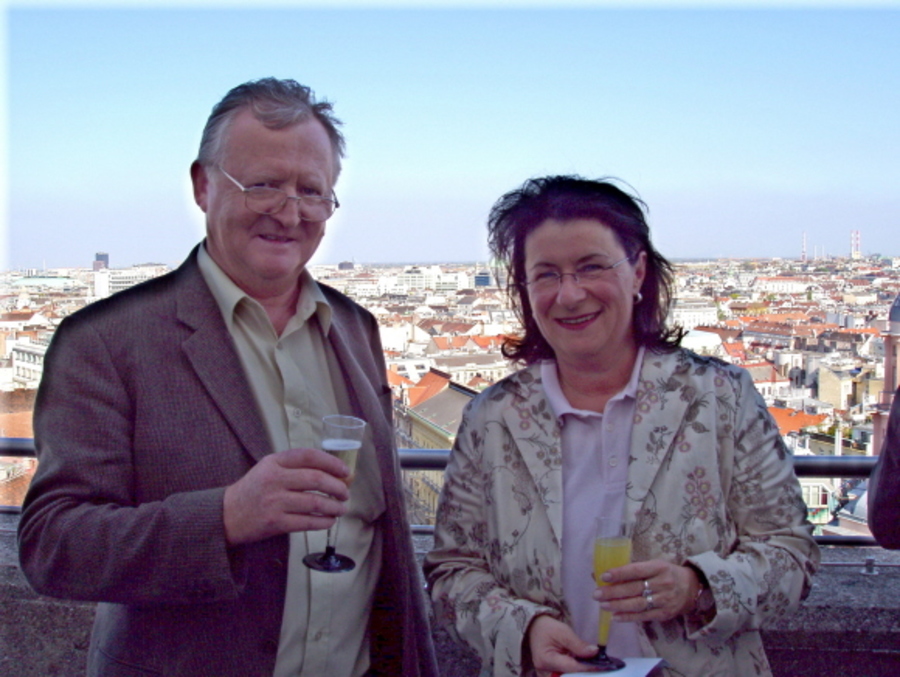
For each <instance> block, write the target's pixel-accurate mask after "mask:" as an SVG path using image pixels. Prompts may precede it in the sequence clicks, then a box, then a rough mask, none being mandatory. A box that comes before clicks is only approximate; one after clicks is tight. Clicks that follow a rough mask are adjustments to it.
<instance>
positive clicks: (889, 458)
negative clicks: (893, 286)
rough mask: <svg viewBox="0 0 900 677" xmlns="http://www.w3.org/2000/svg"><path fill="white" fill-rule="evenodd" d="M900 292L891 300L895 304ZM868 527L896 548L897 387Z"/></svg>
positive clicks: (899, 498)
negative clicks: (894, 299) (895, 298)
mask: <svg viewBox="0 0 900 677" xmlns="http://www.w3.org/2000/svg"><path fill="white" fill-rule="evenodd" d="M898 301H900V296H898V297H897V300H896V301H894V306H895V307H896V306H897V304H898ZM867 494H868V501H869V505H868V508H869V511H868V514H869V529H871V530H872V535H873V536H874V537H875V538H876V540H877V541H878V544H879V545H881V547H883V548H888V549H890V550H900V388H898V389H897V392H895V393H894V402H893V404H892V405H891V413H890V414H889V415H888V426H887V434H886V435H885V437H884V444H882V446H881V453H880V454H879V456H878V462H877V463H876V464H875V469H874V470H873V471H872V475H871V476H870V477H869V489H868V492H867Z"/></svg>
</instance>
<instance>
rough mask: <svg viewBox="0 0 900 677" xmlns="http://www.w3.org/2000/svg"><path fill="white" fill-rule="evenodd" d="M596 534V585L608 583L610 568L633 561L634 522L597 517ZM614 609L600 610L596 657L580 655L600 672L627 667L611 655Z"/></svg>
mask: <svg viewBox="0 0 900 677" xmlns="http://www.w3.org/2000/svg"><path fill="white" fill-rule="evenodd" d="M595 524H596V529H595V536H594V580H595V581H596V583H597V585H606V583H604V582H603V579H602V578H601V576H603V574H605V573H606V572H607V571H609V570H610V569H615V568H616V567H621V566H625V565H626V564H628V563H629V562H630V561H631V524H630V523H627V522H626V521H625V520H624V519H621V518H609V517H598V518H597V520H596V522H595ZM611 623H612V612H610V611H605V610H603V609H601V610H600V629H599V632H598V633H597V644H598V645H599V646H600V651H599V652H598V653H597V655H596V656H594V657H593V658H588V659H586V660H585V659H583V658H579V659H578V660H580V661H581V662H582V663H587V664H588V665H591V666H592V667H593V668H594V669H595V670H596V671H597V672H613V671H614V670H621V669H622V668H624V667H625V663H624V661H622V660H620V659H618V658H614V657H613V656H608V655H607V653H606V645H607V644H608V643H609V629H610V624H611Z"/></svg>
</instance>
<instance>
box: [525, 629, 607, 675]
mask: <svg viewBox="0 0 900 677" xmlns="http://www.w3.org/2000/svg"><path fill="white" fill-rule="evenodd" d="M528 646H529V648H530V650H531V662H532V664H533V665H534V668H535V670H537V673H538V675H539V676H540V677H549V676H550V675H551V674H552V673H554V672H588V671H590V670H592V668H591V667H590V666H589V665H585V664H584V663H579V662H578V658H593V657H594V656H596V655H597V651H598V650H599V649H598V647H597V645H596V644H588V643H587V642H585V641H583V640H582V639H581V638H580V637H579V636H578V635H576V634H575V631H574V630H572V628H570V627H569V626H568V625H566V624H565V623H563V622H562V621H558V620H556V619H555V618H553V617H552V616H547V615H542V616H537V617H536V618H534V619H533V620H532V621H531V625H529V626H528Z"/></svg>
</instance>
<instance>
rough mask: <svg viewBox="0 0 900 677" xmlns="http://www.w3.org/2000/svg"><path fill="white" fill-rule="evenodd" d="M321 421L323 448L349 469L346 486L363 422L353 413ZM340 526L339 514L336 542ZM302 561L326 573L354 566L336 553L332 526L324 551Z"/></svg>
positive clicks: (310, 555) (353, 474)
mask: <svg viewBox="0 0 900 677" xmlns="http://www.w3.org/2000/svg"><path fill="white" fill-rule="evenodd" d="M322 424H323V426H324V431H323V434H322V450H323V451H326V452H328V453H329V454H331V455H332V456H336V457H337V458H339V459H341V460H342V461H343V462H344V463H345V464H346V465H347V467H348V468H350V477H348V478H347V479H346V480H345V481H346V482H347V486H350V484H351V483H352V482H353V478H354V477H355V476H356V457H357V455H358V453H359V450H360V448H361V447H362V443H363V435H364V434H365V431H366V422H365V421H363V420H362V419H361V418H356V417H355V416H341V415H335V416H325V417H323V418H322ZM339 526H340V517H338V518H337V519H336V520H335V522H334V528H333V531H334V541H335V542H337V532H338V527H339ZM303 563H304V564H305V565H306V566H308V567H309V568H310V569H315V570H316V571H324V572H326V573H338V572H341V571H352V570H353V568H354V567H355V566H356V562H354V561H353V559H352V558H350V557H347V556H346V555H341V554H339V553H338V552H336V548H335V545H334V544H333V543H332V529H329V530H328V531H327V535H326V537H325V552H314V553H311V554H309V555H307V556H306V557H304V558H303Z"/></svg>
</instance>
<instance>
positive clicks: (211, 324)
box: [19, 78, 436, 677]
mask: <svg viewBox="0 0 900 677" xmlns="http://www.w3.org/2000/svg"><path fill="white" fill-rule="evenodd" d="M339 124H340V123H339V121H338V120H337V119H336V118H335V117H334V116H333V114H332V110H331V106H330V104H327V103H322V102H320V103H316V102H315V99H314V98H313V95H312V92H311V91H310V90H309V89H308V88H306V87H303V86H301V85H299V84H297V83H296V82H294V81H291V80H284V81H281V80H275V79H271V78H269V79H264V80H259V81H255V82H250V83H247V84H244V85H241V86H239V87H236V88H235V89H233V90H232V91H231V92H229V93H228V95H226V97H225V98H224V99H223V100H222V101H221V102H220V103H219V104H218V105H217V106H216V107H215V108H214V109H213V112H212V115H211V116H210V119H209V120H208V122H207V125H206V128H205V129H204V132H203V138H202V141H201V146H200V153H199V156H198V159H197V160H196V161H195V162H194V163H193V165H192V167H191V178H192V181H193V186H194V196H195V200H196V202H197V204H198V205H199V206H200V208H201V209H202V210H203V211H204V212H205V214H206V223H207V233H206V240H205V241H204V242H203V243H201V245H199V246H198V247H197V248H196V249H195V250H194V251H193V252H192V253H191V255H190V256H189V258H188V259H187V261H186V262H185V263H184V264H183V265H182V266H181V267H180V268H179V269H178V270H176V271H174V272H173V273H171V274H169V275H166V276H164V277H162V278H159V279H157V280H153V281H151V282H148V283H146V284H143V285H141V286H138V287H135V288H132V289H130V290H128V291H125V292H123V293H121V294H117V295H115V296H113V297H111V298H109V299H106V300H104V301H101V302H99V303H95V304H93V305H92V306H90V307H88V308H86V309H84V310H83V311H81V312H78V313H76V314H74V315H73V316H71V317H70V318H67V319H66V320H65V321H64V322H63V323H62V324H61V325H60V327H59V330H58V331H57V333H56V336H55V338H54V341H53V344H52V346H51V347H50V349H49V350H48V353H47V357H46V362H45V372H44V379H43V382H42V383H41V388H40V391H39V394H38V399H37V402H36V406H35V417H34V427H35V444H36V447H37V451H38V458H39V459H40V464H39V467H38V471H37V473H36V475H35V478H34V482H33V484H32V486H31V489H30V491H29V493H28V496H27V498H26V501H25V505H24V506H23V511H22V518H21V523H20V530H19V541H20V542H19V548H20V556H21V563H22V569H23V570H24V572H25V574H26V576H27V577H28V579H29V581H30V582H31V584H32V585H33V586H34V588H35V589H36V590H37V591H38V592H40V593H43V594H47V595H54V596H59V597H68V598H72V599H82V600H96V601H98V602H100V604H99V605H98V609H97V616H96V620H95V624H94V631H93V634H92V638H91V646H90V650H89V656H88V663H89V667H88V672H89V674H90V675H104V676H106V675H126V674H127V675H134V674H137V673H138V672H140V674H159V675H191V676H193V675H215V676H216V677H222V676H223V675H234V676H236V677H237V676H240V677H247V676H249V675H266V676H267V677H269V676H272V675H275V677H282V676H287V675H299V676H301V677H307V676H310V675H316V676H319V675H328V676H329V677H332V676H346V677H357V676H359V675H363V674H367V675H368V674H371V675H375V674H385V675H391V676H395V677H399V676H400V675H403V676H404V677H407V676H410V675H422V676H423V677H424V676H430V675H434V674H436V668H435V662H434V655H433V649H432V647H431V644H430V636H429V632H428V625H427V621H426V617H425V613H424V607H423V601H422V595H421V586H420V584H419V581H418V577H417V575H416V566H415V561H414V559H413V557H414V556H413V553H412V547H411V539H410V532H409V527H408V524H407V521H406V517H405V514H404V509H403V498H402V493H401V487H400V478H399V470H398V464H397V459H396V454H395V450H394V447H393V442H392V439H393V431H392V425H391V402H390V390H389V388H388V386H387V385H386V383H385V376H386V375H385V368H384V358H383V355H382V353H381V345H380V341H379V338H378V327H377V324H376V323H375V321H374V318H373V317H372V316H371V314H369V313H368V312H366V311H365V310H363V309H362V308H360V307H359V306H357V305H356V304H354V303H353V302H352V301H350V300H349V299H347V298H346V297H344V296H343V295H341V294H339V293H337V292H335V291H334V290H332V289H330V288H328V287H325V286H324V285H319V284H317V283H316V282H315V281H314V280H313V279H312V277H311V276H310V274H309V273H308V272H307V271H306V264H307V262H308V261H309V259H310V258H311V257H312V255H313V253H314V252H315V251H316V248H317V247H318V245H319V243H320V241H321V239H322V236H323V234H324V231H325V221H326V220H327V218H328V217H329V216H330V215H331V214H332V213H333V211H334V209H335V208H336V207H337V206H338V202H337V198H336V196H335V195H334V192H333V188H334V184H335V181H336V180H337V177H338V173H339V171H340V160H341V156H342V155H343V144H344V142H343V137H342V135H341V133H340V132H339V131H338V125H339ZM338 412H339V413H348V414H352V415H355V416H358V417H360V418H363V419H365V420H366V421H367V422H368V430H369V432H370V436H369V437H368V438H367V442H366V444H365V445H364V446H363V448H362V450H361V451H360V461H359V466H358V468H357V473H356V480H355V481H354V484H353V489H352V491H348V489H347V486H346V484H345V482H344V480H345V479H346V478H347V477H348V474H349V470H348V468H347V466H345V465H344V464H343V463H341V462H340V461H338V460H337V459H336V458H334V457H332V456H329V455H328V454H326V453H324V452H323V451H320V450H319V449H318V447H319V441H320V435H321V417H322V416H323V415H326V414H333V413H338ZM348 499H349V500H348ZM340 515H343V517H342V519H341V529H340V535H339V540H338V543H337V545H338V549H339V551H341V552H343V553H346V554H349V555H351V556H352V557H353V558H354V559H355V560H356V562H357V567H356V569H354V570H353V571H352V572H349V573H339V574H334V573H318V572H312V571H311V570H309V569H307V568H306V567H305V566H304V565H303V562H302V559H303V556H304V555H305V554H307V553H308V552H315V551H318V550H322V549H323V548H322V546H324V540H325V532H324V531H323V530H324V529H326V528H328V527H330V526H331V525H332V524H334V522H335V518H336V517H337V516H340Z"/></svg>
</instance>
